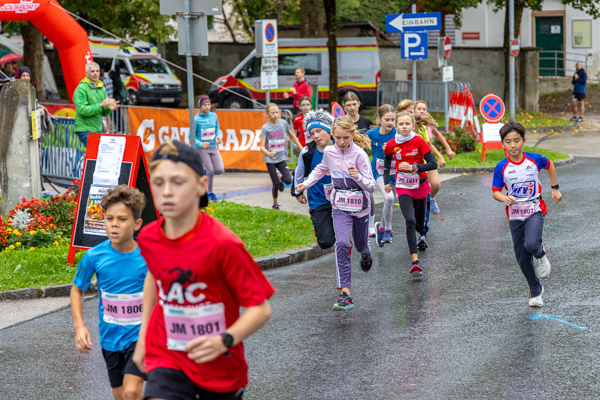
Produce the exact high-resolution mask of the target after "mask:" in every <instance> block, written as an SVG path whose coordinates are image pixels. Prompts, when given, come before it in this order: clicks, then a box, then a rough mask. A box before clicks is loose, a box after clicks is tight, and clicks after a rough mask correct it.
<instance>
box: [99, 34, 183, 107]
mask: <svg viewBox="0 0 600 400" xmlns="http://www.w3.org/2000/svg"><path fill="white" fill-rule="evenodd" d="M89 43H90V48H91V50H92V56H93V57H94V60H95V61H96V62H98V63H99V64H100V65H108V63H107V61H108V60H110V69H114V70H116V71H119V73H120V74H121V80H122V81H123V84H124V85H125V88H126V89H127V92H128V93H129V100H128V103H129V104H131V105H136V104H163V105H168V106H169V107H177V106H178V105H179V103H180V102H181V98H182V97H183V89H182V87H181V81H180V80H179V78H177V75H175V74H174V73H173V71H172V70H171V68H169V66H168V65H167V64H166V63H165V62H164V61H163V60H161V59H160V54H159V53H158V49H157V48H156V47H154V46H152V45H151V44H149V43H147V42H135V43H134V46H135V47H125V48H119V41H118V40H115V39H107V38H100V37H93V36H90V37H89ZM102 60H105V62H102ZM105 69H106V68H105ZM106 72H107V73H108V70H107V71H106Z"/></svg>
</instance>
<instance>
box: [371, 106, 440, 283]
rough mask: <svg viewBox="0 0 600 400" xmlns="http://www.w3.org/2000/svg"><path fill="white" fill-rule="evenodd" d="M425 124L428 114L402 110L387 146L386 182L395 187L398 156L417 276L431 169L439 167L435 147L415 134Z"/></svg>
mask: <svg viewBox="0 0 600 400" xmlns="http://www.w3.org/2000/svg"><path fill="white" fill-rule="evenodd" d="M429 118H431V117H429ZM425 124H426V121H425V117H424V116H422V115H417V116H415V115H413V114H411V113H410V112H408V111H402V112H400V113H398V114H397V115H396V137H395V138H394V139H392V140H390V141H389V142H388V143H387V145H386V147H385V150H384V152H385V161H384V170H383V182H384V183H385V185H386V187H385V190H386V191H387V192H390V191H392V190H393V189H392V186H391V182H390V170H391V166H392V160H393V159H394V158H395V159H396V170H397V172H396V193H397V194H398V202H399V203H400V210H401V211H402V215H403V216H404V220H405V222H406V240H407V242H408V250H409V252H410V257H411V259H412V267H411V268H410V271H409V272H410V274H411V275H412V276H413V277H419V276H421V275H423V268H422V266H421V264H420V263H419V256H418V254H417V237H416V233H417V232H419V233H421V232H422V230H423V227H424V226H425V210H426V206H427V194H428V193H429V191H430V188H429V182H428V181H427V171H431V170H433V169H436V168H437V164H436V162H435V158H434V157H433V154H432V153H431V149H430V148H429V146H428V145H427V143H425V140H424V139H423V138H422V137H421V136H419V135H417V134H415V132H416V131H417V130H418V129H419V128H421V127H423V126H425ZM423 160H425V162H424V161H423Z"/></svg>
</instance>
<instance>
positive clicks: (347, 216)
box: [297, 117, 375, 311]
mask: <svg viewBox="0 0 600 400" xmlns="http://www.w3.org/2000/svg"><path fill="white" fill-rule="evenodd" d="M331 130H332V132H333V133H332V136H333V140H334V141H335V144H334V145H333V146H329V147H326V148H325V152H324V154H323V161H322V162H321V163H320V164H319V165H317V166H316V167H315V169H314V170H313V172H311V174H310V175H309V176H308V178H307V179H306V181H305V182H304V183H301V184H299V185H298V188H297V190H298V192H299V193H302V192H303V191H304V190H305V189H308V188H310V187H311V186H313V185H315V184H316V183H318V182H319V181H320V180H321V178H323V177H324V176H325V175H326V174H327V173H331V181H332V183H333V191H332V193H331V204H332V205H333V207H332V208H333V227H334V229H335V240H336V244H335V255H336V263H337V278H338V280H337V287H340V288H341V289H342V292H341V293H340V297H339V299H338V301H337V302H336V303H335V304H334V305H333V311H341V310H351V309H353V308H354V301H353V300H352V297H350V286H351V275H352V264H351V259H350V249H351V248H352V244H351V242H350V235H352V238H353V239H354V245H355V246H356V250H357V251H358V252H359V253H360V254H361V256H360V268H361V269H362V270H363V271H364V272H368V271H369V270H370V269H371V265H372V264H373V258H372V257H371V244H370V243H369V236H368V233H369V227H368V224H369V212H370V208H371V207H372V204H371V199H370V196H369V193H373V192H374V191H375V179H373V173H372V172H371V165H370V163H369V156H368V155H367V153H366V152H365V151H364V150H363V149H362V147H365V148H368V149H370V148H371V143H370V140H369V138H368V137H366V136H363V135H361V134H360V133H358V132H357V131H356V125H354V123H353V122H352V121H350V119H349V118H348V117H340V118H337V119H336V120H335V121H334V122H333V126H332V129H331Z"/></svg>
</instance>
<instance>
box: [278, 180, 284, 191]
mask: <svg viewBox="0 0 600 400" xmlns="http://www.w3.org/2000/svg"><path fill="white" fill-rule="evenodd" d="M278 189H279V191H280V192H283V189H285V185H284V184H283V182H279V187H278Z"/></svg>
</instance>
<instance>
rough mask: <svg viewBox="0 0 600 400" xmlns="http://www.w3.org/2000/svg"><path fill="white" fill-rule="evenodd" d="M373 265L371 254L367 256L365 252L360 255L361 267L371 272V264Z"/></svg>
mask: <svg viewBox="0 0 600 400" xmlns="http://www.w3.org/2000/svg"><path fill="white" fill-rule="evenodd" d="M372 265H373V257H371V255H370V254H369V255H368V256H366V257H365V255H364V254H361V256H360V269H362V270H363V271H364V272H369V271H370V270H371V266H372Z"/></svg>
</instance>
